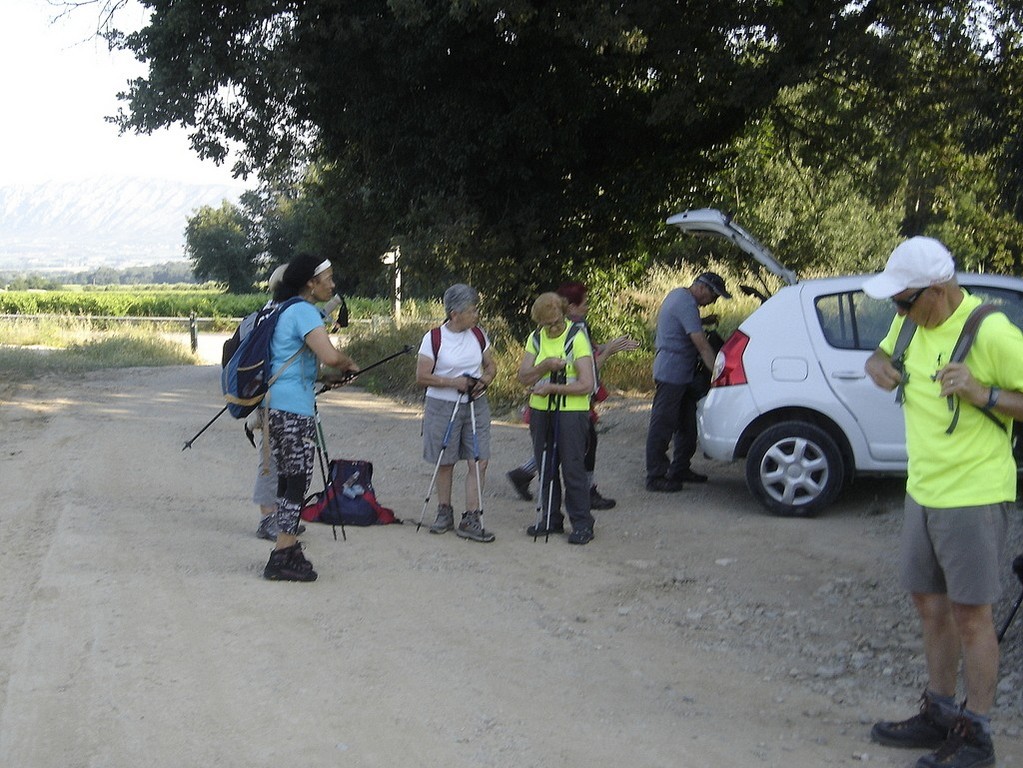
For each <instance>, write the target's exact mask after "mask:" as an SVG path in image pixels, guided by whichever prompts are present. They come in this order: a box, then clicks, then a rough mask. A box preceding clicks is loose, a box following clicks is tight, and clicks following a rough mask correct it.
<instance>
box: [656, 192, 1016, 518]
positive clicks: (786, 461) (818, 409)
mask: <svg viewBox="0 0 1023 768" xmlns="http://www.w3.org/2000/svg"><path fill="white" fill-rule="evenodd" d="M668 224H672V225H674V226H677V227H679V228H681V229H682V230H684V231H686V232H690V233H695V234H705V235H716V236H721V237H725V238H727V239H729V240H731V241H732V242H733V243H735V244H736V245H737V246H738V247H739V248H741V249H742V250H744V251H746V253H748V254H750V255H751V256H753V258H755V259H756V260H757V261H758V262H760V263H761V264H762V265H764V266H765V267H766V268H767V269H768V270H770V271H771V272H772V273H774V274H775V275H778V276H779V277H780V278H781V279H782V281H783V282H784V283H785V286H784V287H783V288H782V289H781V290H779V291H778V292H777V293H776V294H774V295H773V296H771V297H770V298H768V299H766V300H764V302H763V304H762V305H761V306H760V307H759V308H758V309H757V310H756V311H754V312H753V314H751V315H750V316H749V317H748V318H746V320H744V321H743V322H742V324H741V325H740V326H739V328H738V329H737V330H736V331H735V333H733V334H732V335H731V336H730V337H729V338H728V339H727V340H726V342H725V345H724V347H722V349H721V351H720V352H719V353H718V355H717V359H716V360H715V364H714V372H713V374H712V384H711V390H710V393H709V394H708V395H707V397H706V398H704V399H703V400H702V401H701V407H700V411H699V417H698V424H699V440H700V445H701V446H702V448H703V452H704V453H705V454H706V455H707V456H708V457H709V458H711V459H717V460H720V461H738V460H745V462H746V483H747V485H748V486H749V489H750V492H751V493H752V494H753V495H754V496H755V497H756V499H757V500H758V501H759V502H760V503H761V504H763V505H764V506H765V507H766V508H767V509H768V510H770V511H771V512H772V513H774V514H777V515H784V516H810V515H814V514H816V513H817V512H819V511H820V510H822V509H824V508H825V507H827V506H828V505H829V504H831V503H832V502H833V501H834V500H835V499H836V498H837V497H838V495H839V493H840V492H841V491H842V489H843V487H845V485H846V484H847V483H848V482H849V481H851V480H852V479H853V477H854V476H856V475H857V474H868V475H878V474H905V472H906V441H905V425H904V422H903V416H902V412H901V410H900V408H899V406H898V405H897V404H896V403H895V398H894V394H893V393H891V392H886V391H884V390H882V389H880V388H878V387H877V386H875V385H874V383H873V382H872V381H871V380H870V379H869V378H868V377H867V375H866V373H865V372H864V363H865V362H866V360H867V358H868V357H869V356H870V354H871V353H872V352H873V351H874V350H875V349H877V345H878V342H880V341H881V339H882V338H883V337H884V335H885V334H886V333H887V331H888V327H889V326H890V325H891V321H892V318H893V317H894V315H895V307H894V306H893V305H892V303H891V302H890V301H880V300H877V299H872V298H870V297H869V296H867V295H866V294H865V293H863V290H862V286H863V282H864V280H866V279H867V278H868V277H870V275H851V276H844V277H829V278H823V279H817V280H805V281H800V280H798V279H797V277H796V275H795V274H793V273H792V272H790V271H789V270H787V269H785V268H784V267H783V266H782V265H781V264H779V263H778V262H777V260H776V259H775V258H774V256H773V255H772V254H771V253H770V251H768V250H767V248H765V247H764V246H763V245H761V244H760V243H759V242H757V241H756V240H755V239H754V238H753V237H752V236H751V235H750V234H749V233H747V232H746V231H744V230H743V229H742V228H741V227H739V226H738V225H736V224H735V223H734V222H733V221H732V220H731V217H729V216H726V215H725V214H723V213H721V212H720V211H717V210H713V209H706V208H705V209H701V210H694V211H687V212H686V213H680V214H678V215H675V216H672V217H671V218H669V219H668ZM958 279H959V284H960V285H961V286H963V288H965V289H966V290H968V291H969V292H970V293H973V294H977V295H980V296H981V297H982V298H983V299H984V301H985V302H987V303H992V304H996V305H998V306H999V308H1000V309H1001V310H1002V311H1003V312H1005V314H1006V315H1008V317H1009V319H1010V320H1012V321H1013V322H1014V323H1015V324H1016V325H1018V326H1021V327H1023V279H1019V278H1014V277H1004V276H999V275H983V274H966V273H959V275H958ZM745 290H747V292H750V290H751V289H745Z"/></svg>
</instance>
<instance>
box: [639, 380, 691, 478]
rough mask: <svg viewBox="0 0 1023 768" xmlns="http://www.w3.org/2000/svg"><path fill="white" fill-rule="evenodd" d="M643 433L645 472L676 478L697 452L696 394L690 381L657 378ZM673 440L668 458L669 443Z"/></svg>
mask: <svg viewBox="0 0 1023 768" xmlns="http://www.w3.org/2000/svg"><path fill="white" fill-rule="evenodd" d="M654 383H655V387H656V388H655V389H654V403H653V406H652V407H651V408H650V428H649V430H648V431H647V436H646V476H647V479H648V480H652V479H655V478H659V477H668V478H677V477H678V476H679V475H681V474H682V473H683V472H686V471H687V470H689V464H690V462H691V461H692V459H693V454H695V453H696V396H695V393H694V392H693V391H692V387H691V386H690V385H689V384H668V383H667V382H664V381H657V382H654ZM671 443H674V446H673V451H672V458H671V462H670V463H669V461H668V445H669V444H671Z"/></svg>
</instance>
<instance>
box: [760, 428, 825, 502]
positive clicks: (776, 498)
mask: <svg viewBox="0 0 1023 768" xmlns="http://www.w3.org/2000/svg"><path fill="white" fill-rule="evenodd" d="M844 482H845V465H844V464H843V462H842V453H841V451H839V449H838V445H837V443H835V440H834V439H833V438H832V437H831V435H829V434H828V433H827V432H825V431H824V430H823V429H821V428H820V427H816V426H814V425H813V424H808V423H806V422H803V421H786V422H782V423H781V424H776V425H774V426H773V427H771V428H770V429H767V430H765V431H764V433H763V434H762V435H760V436H759V437H758V438H757V439H756V440H754V441H753V445H751V446H750V450H749V454H748V455H747V457H746V484H747V485H748V486H749V489H750V492H751V493H752V494H753V495H754V496H755V497H756V499H757V501H759V502H760V503H761V504H763V505H764V506H765V507H767V509H768V510H769V511H770V512H772V513H773V514H775V515H780V516H784V517H810V516H812V515H815V514H817V513H818V512H819V511H821V510H822V509H824V508H825V507H827V506H828V505H829V504H831V502H833V501H834V500H835V498H836V497H837V496H838V493H839V491H841V490H842V485H843V483H844Z"/></svg>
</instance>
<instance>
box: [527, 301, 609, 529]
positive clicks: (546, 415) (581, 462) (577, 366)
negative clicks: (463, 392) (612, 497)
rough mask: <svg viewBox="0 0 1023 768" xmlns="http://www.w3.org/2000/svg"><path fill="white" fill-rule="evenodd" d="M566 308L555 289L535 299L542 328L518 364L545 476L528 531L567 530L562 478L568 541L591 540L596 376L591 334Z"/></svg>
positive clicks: (533, 335) (534, 312)
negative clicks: (589, 458) (589, 467)
mask: <svg viewBox="0 0 1023 768" xmlns="http://www.w3.org/2000/svg"><path fill="white" fill-rule="evenodd" d="M566 308H567V301H566V300H565V299H564V298H563V297H561V296H559V295H558V294H556V293H543V294H541V295H540V296H539V297H538V298H537V299H536V301H535V302H534V303H533V309H532V312H531V316H532V318H533V322H535V323H536V324H537V325H538V326H539V327H538V328H537V330H536V331H534V332H533V333H531V334H530V335H529V338H528V339H527V340H526V349H525V353H524V354H523V356H522V363H521V364H520V365H519V373H518V378H519V381H520V382H522V383H523V384H525V385H526V386H527V387H529V388H530V397H529V408H530V418H529V431H530V435H531V436H532V438H533V454H534V456H535V457H536V463H537V467H539V468H540V478H541V480H540V482H541V486H540V489H539V491H540V505H539V509H540V512H541V514H540V516H539V517H538V519H537V521H536V523H535V524H534V525H531V526H529V528H527V529H526V532H527V533H528V534H529V535H530V536H538V535H539V536H544V535H547V534H550V533H564V531H565V525H564V520H565V518H564V515H562V513H561V495H562V483H563V484H564V496H565V511H566V512H567V513H568V518H569V520H570V521H571V522H572V533H571V534H570V535H569V537H568V541H569V543H570V544H588V543H589V542H591V541H592V540H593V515H592V514H591V513H590V485H589V481H588V479H587V474H586V444H587V441H588V439H589V432H590V426H589V419H590V396H591V395H592V394H593V387H594V381H595V380H596V376H595V373H594V365H593V348H592V347H591V346H590V341H589V337H588V336H587V335H586V333H579V332H578V330H579V329H578V328H575V329H574V332H573V327H574V326H573V323H571V322H570V321H569V320H567V319H566V317H565V310H566ZM559 469H560V477H559Z"/></svg>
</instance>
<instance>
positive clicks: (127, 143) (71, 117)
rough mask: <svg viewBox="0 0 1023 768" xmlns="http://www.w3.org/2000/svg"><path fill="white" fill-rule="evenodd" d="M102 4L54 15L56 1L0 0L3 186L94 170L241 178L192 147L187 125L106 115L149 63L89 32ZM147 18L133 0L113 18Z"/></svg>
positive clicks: (137, 21)
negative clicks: (162, 126) (129, 126)
mask: <svg viewBox="0 0 1023 768" xmlns="http://www.w3.org/2000/svg"><path fill="white" fill-rule="evenodd" d="M98 5H99V3H97V4H96V5H84V6H82V7H80V8H78V9H75V10H73V11H72V12H71V13H70V14H65V15H64V16H60V14H61V13H62V11H63V9H62V8H61V7H59V0H0V72H2V75H0V110H2V113H3V118H2V119H0V186H2V185H8V184H35V183H43V182H48V181H78V180H81V179H85V178H91V177H96V176H113V177H119V178H123V177H131V176H134V177H146V178H154V179H168V180H175V181H187V182H195V183H204V184H205V183H211V184H219V183H225V184H237V183H238V182H235V181H233V180H232V179H231V175H230V169H229V167H227V166H220V167H218V166H217V165H215V164H214V163H213V162H212V161H210V160H206V161H200V160H199V159H198V158H197V157H196V156H195V154H194V153H193V152H192V150H191V148H190V147H189V145H188V136H187V133H186V132H185V131H184V130H183V129H180V128H177V127H175V128H173V129H168V130H163V131H160V132H157V133H154V134H152V135H150V136H135V135H129V134H125V135H123V136H121V135H118V129H117V127H116V126H115V125H112V124H110V123H108V122H106V121H105V120H104V117H106V116H110V115H114V114H116V113H117V110H118V105H119V102H118V100H117V93H118V91H122V90H125V89H126V87H127V82H128V80H129V79H131V78H134V77H139V76H141V75H144V74H145V68H144V66H143V65H142V64H140V63H139V62H137V61H135V59H134V57H132V56H131V55H130V54H128V53H125V52H123V51H116V52H111V51H108V50H107V46H106V43H105V42H104V41H102V40H100V39H91V35H92V34H93V33H94V32H95V29H96V22H97V18H98ZM58 17H60V18H58ZM144 18H145V17H144V10H143V9H142V8H141V7H140V6H138V5H137V4H135V3H134V0H132V1H131V2H129V4H128V5H127V6H126V7H125V9H123V10H122V11H119V13H118V16H117V17H116V19H117V22H118V27H119V28H122V29H126V28H135V27H139V26H141V25H142V22H143V20H144Z"/></svg>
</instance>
